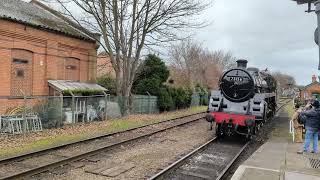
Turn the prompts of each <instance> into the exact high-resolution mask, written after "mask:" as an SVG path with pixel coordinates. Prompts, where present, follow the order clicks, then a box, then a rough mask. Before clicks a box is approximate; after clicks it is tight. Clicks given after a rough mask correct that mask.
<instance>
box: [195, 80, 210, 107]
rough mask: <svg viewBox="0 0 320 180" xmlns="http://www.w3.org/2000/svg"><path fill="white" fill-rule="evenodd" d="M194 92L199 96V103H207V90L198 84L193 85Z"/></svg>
mask: <svg viewBox="0 0 320 180" xmlns="http://www.w3.org/2000/svg"><path fill="white" fill-rule="evenodd" d="M195 90H196V92H197V93H198V94H199V96H200V105H206V106H207V105H208V104H209V90H208V89H207V88H205V87H203V86H201V85H199V84H197V85H196V87H195Z"/></svg>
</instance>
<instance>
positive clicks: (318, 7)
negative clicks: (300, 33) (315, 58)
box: [314, 1, 320, 70]
mask: <svg viewBox="0 0 320 180" xmlns="http://www.w3.org/2000/svg"><path fill="white" fill-rule="evenodd" d="M314 5H315V6H316V14H317V22H318V28H317V31H316V32H315V40H316V42H317V45H318V48H319V63H318V70H320V46H319V42H320V39H319V38H320V31H319V29H320V1H317V2H315V3H314Z"/></svg>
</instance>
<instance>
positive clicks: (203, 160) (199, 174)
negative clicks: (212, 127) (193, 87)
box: [149, 99, 292, 180]
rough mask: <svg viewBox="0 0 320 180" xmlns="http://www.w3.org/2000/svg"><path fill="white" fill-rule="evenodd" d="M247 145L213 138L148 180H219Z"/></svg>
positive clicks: (282, 103)
mask: <svg viewBox="0 0 320 180" xmlns="http://www.w3.org/2000/svg"><path fill="white" fill-rule="evenodd" d="M291 101H292V100H291V99H285V100H283V101H282V102H280V103H279V106H278V108H277V112H278V111H279V110H280V109H281V108H283V107H284V106H285V105H286V104H288V103H289V102H291ZM249 143H250V141H249V142H248V141H244V140H242V139H240V140H239V139H227V140H226V139H223V141H219V140H218V139H217V138H213V139H211V140H210V141H208V142H206V143H205V144H203V145H202V146H200V147H199V148H197V149H195V150H194V151H192V152H190V153H189V154H187V155H186V156H184V157H182V158H181V159H179V160H177V161H175V162H174V163H172V164H171V165H170V166H168V167H166V168H165V169H163V170H162V171H160V172H159V173H157V174H156V175H154V176H152V177H151V178H149V180H160V179H166V180H167V179H172V180H196V179H210V180H212V179H216V180H219V179H221V178H222V177H223V176H224V174H225V173H226V172H227V171H228V169H229V168H230V167H231V166H232V165H233V163H234V162H235V161H236V160H237V158H238V157H239V156H240V155H241V153H242V152H243V151H244V150H245V149H246V147H247V146H248V145H249Z"/></svg>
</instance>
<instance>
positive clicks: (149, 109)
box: [146, 91, 151, 114]
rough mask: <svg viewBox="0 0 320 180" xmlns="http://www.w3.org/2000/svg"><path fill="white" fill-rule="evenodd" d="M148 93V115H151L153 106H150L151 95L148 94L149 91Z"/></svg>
mask: <svg viewBox="0 0 320 180" xmlns="http://www.w3.org/2000/svg"><path fill="white" fill-rule="evenodd" d="M146 92H147V94H148V114H151V107H150V106H151V105H150V101H151V94H150V93H149V92H148V91H146Z"/></svg>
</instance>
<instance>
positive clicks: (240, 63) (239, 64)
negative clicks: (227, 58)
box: [237, 59, 248, 69]
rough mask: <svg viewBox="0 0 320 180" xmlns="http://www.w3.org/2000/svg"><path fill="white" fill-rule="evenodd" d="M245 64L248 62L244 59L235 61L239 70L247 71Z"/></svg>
mask: <svg viewBox="0 0 320 180" xmlns="http://www.w3.org/2000/svg"><path fill="white" fill-rule="evenodd" d="M247 64H248V61H247V60H245V59H239V60H237V67H238V68H240V69H247Z"/></svg>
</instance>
